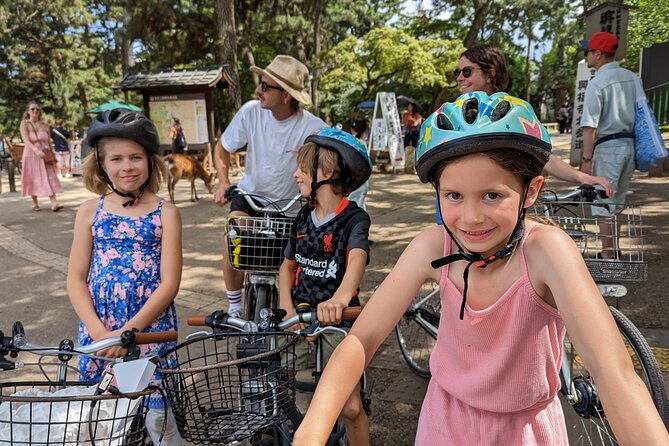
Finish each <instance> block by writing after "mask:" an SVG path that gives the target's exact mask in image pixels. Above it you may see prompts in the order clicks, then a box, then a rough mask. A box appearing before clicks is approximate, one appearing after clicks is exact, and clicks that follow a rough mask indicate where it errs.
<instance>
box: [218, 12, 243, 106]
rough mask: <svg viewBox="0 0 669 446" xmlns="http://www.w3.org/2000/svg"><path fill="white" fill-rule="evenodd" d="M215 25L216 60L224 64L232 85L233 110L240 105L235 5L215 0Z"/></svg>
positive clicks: (230, 91)
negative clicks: (217, 39) (217, 44)
mask: <svg viewBox="0 0 669 446" xmlns="http://www.w3.org/2000/svg"><path fill="white" fill-rule="evenodd" d="M215 5H216V23H217V25H218V27H217V28H218V37H219V40H220V46H219V48H220V49H219V54H218V59H219V60H220V61H221V62H223V63H224V67H225V68H224V69H225V72H226V73H227V74H228V77H229V78H230V81H231V82H232V84H231V85H230V86H229V87H228V92H229V94H230V99H231V101H232V105H233V106H234V107H235V109H238V108H239V107H241V105H242V98H241V90H240V88H239V71H237V32H236V28H235V5H234V3H233V2H231V1H226V0H216V4H215Z"/></svg>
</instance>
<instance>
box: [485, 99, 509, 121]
mask: <svg viewBox="0 0 669 446" xmlns="http://www.w3.org/2000/svg"><path fill="white" fill-rule="evenodd" d="M509 110H511V104H510V103H509V101H502V102H500V103H499V104H497V105H496V106H495V109H494V110H493V111H492V114H491V116H490V120H491V121H493V122H495V121H499V120H500V119H502V118H503V117H505V116H506V115H507V113H509Z"/></svg>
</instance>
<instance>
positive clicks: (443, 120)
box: [437, 113, 453, 130]
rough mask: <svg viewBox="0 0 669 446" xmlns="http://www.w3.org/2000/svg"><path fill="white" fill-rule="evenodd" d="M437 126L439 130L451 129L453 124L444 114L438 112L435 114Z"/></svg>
mask: <svg viewBox="0 0 669 446" xmlns="http://www.w3.org/2000/svg"><path fill="white" fill-rule="evenodd" d="M437 128H438V129H441V130H453V124H452V123H451V121H450V119H448V118H447V117H446V115H445V114H443V113H439V114H438V115H437Z"/></svg>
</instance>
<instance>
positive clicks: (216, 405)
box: [159, 332, 299, 444]
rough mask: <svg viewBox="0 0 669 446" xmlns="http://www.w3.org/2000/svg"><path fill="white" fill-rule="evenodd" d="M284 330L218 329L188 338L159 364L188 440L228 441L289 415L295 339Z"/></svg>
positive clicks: (249, 433) (240, 438)
mask: <svg viewBox="0 0 669 446" xmlns="http://www.w3.org/2000/svg"><path fill="white" fill-rule="evenodd" d="M298 339H299V335H296V334H295V333H292V332H285V333H264V332H263V333H255V334H249V333H237V332H231V333H218V334H211V335H205V336H202V337H198V338H195V339H192V340H188V341H186V342H184V343H182V344H180V345H178V346H177V347H176V348H175V349H174V350H173V351H171V352H168V353H166V355H175V354H176V356H177V368H176V369H171V370H170V369H160V370H159V371H160V372H161V374H162V383H163V386H164V389H165V394H166V396H167V399H168V400H169V402H170V405H171V406H172V411H173V413H174V417H175V419H176V423H177V427H178V428H179V432H180V433H181V436H182V437H183V438H184V440H186V441H190V442H192V443H197V444H221V443H223V444H225V443H230V442H232V441H239V440H243V439H245V438H249V437H251V436H253V435H255V434H257V433H259V432H261V431H262V430H263V429H265V428H267V427H269V426H275V425H277V424H279V423H281V422H282V421H284V420H285V419H286V417H287V414H288V413H289V412H290V411H291V409H292V408H293V407H294V405H295V369H294V366H295V343H296V342H297V340H298Z"/></svg>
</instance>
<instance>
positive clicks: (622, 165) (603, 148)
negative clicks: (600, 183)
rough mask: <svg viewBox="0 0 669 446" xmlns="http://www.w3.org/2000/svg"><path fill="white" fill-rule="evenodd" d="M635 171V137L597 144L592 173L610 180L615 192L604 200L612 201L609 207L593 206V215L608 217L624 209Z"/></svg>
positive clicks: (606, 201)
mask: <svg viewBox="0 0 669 446" xmlns="http://www.w3.org/2000/svg"><path fill="white" fill-rule="evenodd" d="M633 173H634V140H633V139H615V140H612V141H607V142H604V143H602V144H600V145H598V146H597V148H596V149H595V153H594V155H593V157H592V174H593V175H597V176H602V177H605V178H606V179H607V180H609V181H610V182H611V184H612V185H613V191H614V192H613V196H612V197H609V198H607V199H606V200H604V202H605V203H610V205H609V209H608V210H607V209H606V208H603V207H600V206H593V207H592V215H597V216H604V217H608V216H612V215H616V214H618V213H620V211H622V210H623V208H624V205H625V200H626V198H627V191H628V190H629V188H630V181H631V179H632V174H633Z"/></svg>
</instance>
